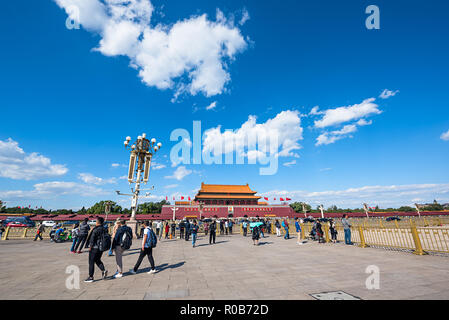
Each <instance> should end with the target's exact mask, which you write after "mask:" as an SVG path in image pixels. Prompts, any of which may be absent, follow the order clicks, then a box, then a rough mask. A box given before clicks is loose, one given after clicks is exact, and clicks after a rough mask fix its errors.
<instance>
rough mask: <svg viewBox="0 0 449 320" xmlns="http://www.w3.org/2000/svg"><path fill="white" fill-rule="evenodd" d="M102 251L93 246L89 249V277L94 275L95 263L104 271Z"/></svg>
mask: <svg viewBox="0 0 449 320" xmlns="http://www.w3.org/2000/svg"><path fill="white" fill-rule="evenodd" d="M102 254H103V252H102V251H100V250H98V249H97V248H93V249H91V250H90V251H89V277H91V278H93V277H94V267H95V264H96V265H97V266H98V268H100V270H101V271H104V270H105V268H104V264H103V262H101V256H102Z"/></svg>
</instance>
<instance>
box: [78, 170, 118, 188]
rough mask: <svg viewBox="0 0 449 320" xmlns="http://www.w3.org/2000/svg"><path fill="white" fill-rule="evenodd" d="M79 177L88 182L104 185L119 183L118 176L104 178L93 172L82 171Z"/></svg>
mask: <svg viewBox="0 0 449 320" xmlns="http://www.w3.org/2000/svg"><path fill="white" fill-rule="evenodd" d="M78 178H79V179H80V180H82V181H83V182H84V183H87V184H95V185H102V184H111V183H117V179H116V178H110V179H103V178H99V177H96V176H94V175H93V174H91V173H80V174H79V175H78Z"/></svg>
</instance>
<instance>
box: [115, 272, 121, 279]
mask: <svg viewBox="0 0 449 320" xmlns="http://www.w3.org/2000/svg"><path fill="white" fill-rule="evenodd" d="M121 277H123V273H118V272H116V273H115V274H114V278H115V279H117V278H121Z"/></svg>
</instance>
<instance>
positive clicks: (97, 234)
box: [86, 226, 106, 249]
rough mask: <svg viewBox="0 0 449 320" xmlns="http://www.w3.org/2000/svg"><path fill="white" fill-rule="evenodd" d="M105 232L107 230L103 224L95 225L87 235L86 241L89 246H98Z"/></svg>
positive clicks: (93, 247)
mask: <svg viewBox="0 0 449 320" xmlns="http://www.w3.org/2000/svg"><path fill="white" fill-rule="evenodd" d="M104 232H106V230H104V227H103V226H95V228H93V229H92V231H91V232H90V233H89V236H88V237H87V240H86V243H87V244H88V247H89V248H92V249H95V248H98V247H99V242H100V238H101V236H102V235H103V233H104ZM86 247H87V246H86Z"/></svg>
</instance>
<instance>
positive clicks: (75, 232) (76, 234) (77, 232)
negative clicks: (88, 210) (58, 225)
mask: <svg viewBox="0 0 449 320" xmlns="http://www.w3.org/2000/svg"><path fill="white" fill-rule="evenodd" d="M79 235H80V226H79V224H78V223H77V224H75V226H74V227H73V229H72V241H73V242H72V247H71V248H70V252H71V253H76V252H75V245H76V242H77V241H78V237H79Z"/></svg>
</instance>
